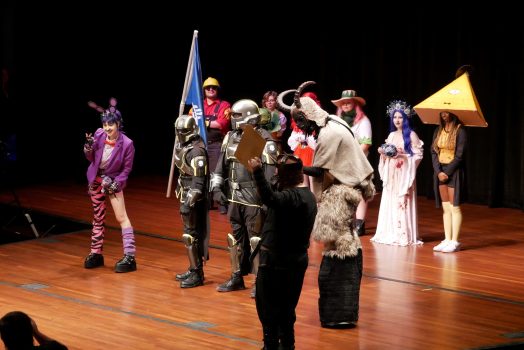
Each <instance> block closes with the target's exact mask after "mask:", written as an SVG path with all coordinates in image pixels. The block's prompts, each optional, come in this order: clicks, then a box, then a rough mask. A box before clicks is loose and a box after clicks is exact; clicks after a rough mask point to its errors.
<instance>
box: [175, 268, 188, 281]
mask: <svg viewBox="0 0 524 350" xmlns="http://www.w3.org/2000/svg"><path fill="white" fill-rule="evenodd" d="M190 274H191V270H190V269H187V271H186V272H182V273H177V274H176V276H175V279H176V280H177V281H184V280H186V279H187V278H188V277H189V275H190Z"/></svg>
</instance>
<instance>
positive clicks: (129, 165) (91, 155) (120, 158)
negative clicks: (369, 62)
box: [84, 128, 135, 190]
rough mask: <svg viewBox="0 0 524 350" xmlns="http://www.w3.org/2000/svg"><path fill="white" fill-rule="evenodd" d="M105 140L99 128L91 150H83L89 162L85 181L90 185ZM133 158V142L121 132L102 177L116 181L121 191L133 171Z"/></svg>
mask: <svg viewBox="0 0 524 350" xmlns="http://www.w3.org/2000/svg"><path fill="white" fill-rule="evenodd" d="M105 139H106V133H105V132H104V129H102V128H99V129H98V130H97V131H96V132H95V135H94V142H93V147H92V150H91V151H85V149H84V153H85V155H86V158H87V160H89V161H90V162H91V164H89V167H88V168H87V181H88V183H89V184H90V185H91V184H92V183H93V182H94V181H95V179H96V174H97V173H98V168H99V167H100V162H101V161H102V153H103V152H104V140H105ZM134 157H135V146H133V140H131V139H130V138H129V137H127V136H126V135H124V134H123V133H122V132H121V133H120V135H119V136H118V139H117V140H116V144H115V149H114V150H113V153H112V154H111V157H110V158H109V161H108V163H107V167H106V168H105V170H104V175H106V176H109V177H110V178H112V179H113V181H117V182H118V184H119V185H120V189H122V190H123V189H124V188H125V187H126V183H127V178H128V176H129V173H130V172H131V170H132V169H133V159H134Z"/></svg>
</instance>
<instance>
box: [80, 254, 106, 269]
mask: <svg viewBox="0 0 524 350" xmlns="http://www.w3.org/2000/svg"><path fill="white" fill-rule="evenodd" d="M99 266H104V256H103V255H102V254H97V253H91V254H89V255H88V256H87V257H86V259H85V260H84V267H85V268H86V269H94V268H95V267H99Z"/></svg>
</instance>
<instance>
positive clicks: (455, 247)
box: [442, 206, 462, 253]
mask: <svg viewBox="0 0 524 350" xmlns="http://www.w3.org/2000/svg"><path fill="white" fill-rule="evenodd" d="M451 223H452V228H453V229H452V236H451V241H450V242H449V244H448V245H447V246H446V247H445V248H444V249H442V252H444V253H453V252H457V251H459V250H460V245H461V244H460V242H459V241H458V238H459V235H460V227H461V226H462V211H461V210H460V207H458V206H457V207H455V206H452V207H451Z"/></svg>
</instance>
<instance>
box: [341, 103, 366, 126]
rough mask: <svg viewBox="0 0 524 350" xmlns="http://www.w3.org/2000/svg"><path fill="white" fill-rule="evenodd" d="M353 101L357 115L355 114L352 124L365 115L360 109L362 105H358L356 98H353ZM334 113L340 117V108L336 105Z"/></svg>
mask: <svg viewBox="0 0 524 350" xmlns="http://www.w3.org/2000/svg"><path fill="white" fill-rule="evenodd" d="M353 103H354V104H355V112H356V113H357V115H356V116H355V121H354V122H353V124H357V123H358V122H359V121H360V120H361V119H362V118H364V117H365V116H366V114H365V113H364V111H363V110H362V106H361V105H360V103H358V102H357V101H356V100H353ZM336 114H337V116H339V117H340V115H341V114H342V108H340V107H337V113H336Z"/></svg>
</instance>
